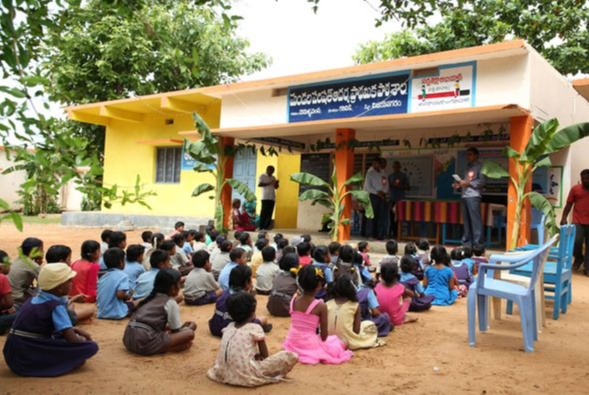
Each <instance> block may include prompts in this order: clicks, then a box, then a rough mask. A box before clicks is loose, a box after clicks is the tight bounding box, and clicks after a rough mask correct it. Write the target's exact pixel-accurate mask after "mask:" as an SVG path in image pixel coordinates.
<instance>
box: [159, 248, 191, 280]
mask: <svg viewBox="0 0 589 395" xmlns="http://www.w3.org/2000/svg"><path fill="white" fill-rule="evenodd" d="M160 249H161V250H162V251H166V252H167V253H168V255H169V256H170V264H171V265H172V269H176V270H178V271H179V272H180V274H181V275H182V277H184V276H186V275H188V273H190V271H191V270H192V269H194V267H193V266H192V264H191V263H190V262H189V261H188V258H187V257H186V256H185V255H179V254H177V250H178V247H177V246H176V243H174V242H173V241H172V240H166V241H164V242H163V243H162V245H161V246H160Z"/></svg>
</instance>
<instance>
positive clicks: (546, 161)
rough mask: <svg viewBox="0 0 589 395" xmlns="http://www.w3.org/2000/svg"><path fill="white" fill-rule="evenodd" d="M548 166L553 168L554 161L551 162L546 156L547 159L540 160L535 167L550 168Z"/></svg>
mask: <svg viewBox="0 0 589 395" xmlns="http://www.w3.org/2000/svg"><path fill="white" fill-rule="evenodd" d="M548 166H552V161H551V160H550V157H549V156H546V157H544V158H542V159H540V160H539V161H538V162H536V164H535V165H534V167H535V168H540V167H548Z"/></svg>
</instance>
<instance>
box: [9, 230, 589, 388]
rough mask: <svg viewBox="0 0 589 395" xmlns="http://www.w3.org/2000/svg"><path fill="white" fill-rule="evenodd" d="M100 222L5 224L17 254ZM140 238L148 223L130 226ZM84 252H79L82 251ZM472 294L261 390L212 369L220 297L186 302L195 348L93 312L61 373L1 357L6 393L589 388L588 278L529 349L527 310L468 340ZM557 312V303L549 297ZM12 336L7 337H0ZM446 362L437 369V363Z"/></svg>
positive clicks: (71, 237)
mask: <svg viewBox="0 0 589 395" xmlns="http://www.w3.org/2000/svg"><path fill="white" fill-rule="evenodd" d="M99 234H100V230H97V229H73V228H64V227H61V226H59V225H28V226H26V228H25V232H24V234H19V233H18V232H15V231H14V229H13V228H12V227H11V226H10V225H8V224H4V225H1V226H0V249H4V250H6V251H7V252H9V253H10V254H14V252H15V250H16V246H17V245H18V244H19V243H20V241H21V240H22V238H23V236H36V237H39V238H41V239H43V240H44V241H45V245H46V247H47V246H50V245H51V244H56V243H63V244H67V245H70V246H72V247H74V248H73V249H74V251H77V250H78V246H79V245H80V244H81V242H82V241H84V240H86V239H92V238H93V239H98V238H99ZM129 242H130V243H133V242H139V232H129ZM76 254H77V253H76ZM465 302H466V301H465V300H460V301H458V302H457V303H456V304H455V305H454V306H452V307H443V308H442V307H441V308H433V309H432V310H431V311H429V312H426V313H422V314H419V321H418V322H417V323H416V324H410V325H406V326H403V327H399V328H396V329H395V330H394V332H393V333H391V335H389V336H388V338H386V340H387V342H388V344H387V345H386V346H385V347H384V348H379V349H373V350H367V351H359V352H356V353H355V356H354V358H353V360H352V361H351V362H349V363H347V364H344V365H341V366H325V365H323V366H305V365H297V366H296V367H295V368H294V370H293V371H292V373H291V374H290V375H289V379H288V381H286V382H284V383H281V384H277V385H271V386H266V387H262V388H259V389H256V390H248V389H240V388H232V387H227V386H223V385H219V384H216V383H214V382H211V381H209V380H208V379H207V378H206V371H207V369H209V368H210V367H211V366H212V365H213V363H214V360H215V358H216V354H217V351H218V347H219V340H218V339H216V338H213V337H212V336H211V335H210V334H209V332H208V327H207V321H208V320H209V318H210V317H211V315H212V311H213V306H207V307H187V306H182V307H181V308H182V316H183V319H185V320H194V321H196V322H197V324H198V330H197V338H196V340H195V342H194V346H193V347H192V349H191V350H189V351H188V352H185V353H182V354H176V355H163V356H156V357H139V356H135V355H132V354H130V353H128V352H127V351H126V350H125V348H124V347H123V344H122V336H123V332H124V329H125V324H126V323H125V322H109V321H101V320H97V319H94V320H93V321H92V322H91V323H89V324H87V325H84V329H86V330H88V331H90V332H91V334H92V335H93V337H94V339H95V340H96V341H97V342H98V344H99V345H100V352H99V353H98V354H97V355H96V356H95V357H94V358H92V359H91V360H89V361H88V363H86V365H85V366H83V367H82V368H80V369H79V370H78V371H76V372H74V373H72V374H69V375H66V376H64V377H59V378H56V379H31V378H21V377H17V376H15V375H14V374H12V373H11V372H10V371H9V370H8V368H7V367H6V365H5V364H4V361H3V360H2V361H1V362H0V393H8V394H10V393H12V394H21V393H26V392H30V393H102V394H114V393H150V394H151V393H166V394H179V393H229V392H231V393H233V392H235V393H245V392H246V391H251V392H253V393H260V394H267V393H279V394H280V393H285V394H286V393H289V394H293V393H294V394H302V393H307V394H309V393H317V392H320V393H355V394H359V393H362V392H363V391H367V390H368V391H370V392H371V393H372V394H390V393H392V392H396V393H428V394H431V393H462V392H473V393H481V394H494V393H518V394H519V393H556V392H557V391H558V392H560V393H563V394H568V393H587V390H586V383H587V380H588V379H589V370H588V369H587V363H588V362H589V356H588V355H589V346H588V345H587V342H586V340H583V339H584V338H585V337H586V334H587V333H589V315H588V314H587V313H588V312H589V278H587V277H583V276H581V275H575V276H574V295H573V304H572V305H571V307H570V308H569V312H568V313H567V315H566V316H564V317H561V319H559V320H558V321H553V320H552V319H551V318H550V319H548V321H547V322H548V327H547V328H545V329H544V331H543V333H541V334H540V340H539V342H538V343H536V352H534V353H524V352H523V351H522V337H521V332H520V326H519V317H518V316H517V315H515V316H513V317H503V320H501V321H494V320H492V321H491V325H492V328H491V330H490V331H489V332H487V333H486V334H482V335H481V334H478V337H477V341H478V343H477V346H476V348H470V347H469V346H468V342H467V326H466V303H465ZM265 305H266V298H265V297H263V296H258V314H259V315H262V314H266V313H267V312H266V309H265ZM548 310H549V311H548V313H550V314H551V311H552V310H551V305H549V307H548ZM289 321H290V320H289V319H284V318H283V319H281V318H273V319H272V323H273V324H274V330H273V332H272V333H271V334H269V336H268V345H269V348H270V351H271V352H273V351H274V352H275V351H278V350H280V348H281V343H282V341H283V339H284V338H285V336H286V332H287V330H288V326H289ZM4 341H5V338H4V337H3V338H0V346H2V345H3V344H4ZM434 368H437V369H434Z"/></svg>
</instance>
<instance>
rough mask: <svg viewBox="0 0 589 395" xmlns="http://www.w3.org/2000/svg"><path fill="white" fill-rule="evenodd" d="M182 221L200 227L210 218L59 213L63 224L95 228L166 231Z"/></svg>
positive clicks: (78, 212) (187, 226)
mask: <svg viewBox="0 0 589 395" xmlns="http://www.w3.org/2000/svg"><path fill="white" fill-rule="evenodd" d="M178 221H182V222H184V223H185V224H186V229H201V228H204V227H205V226H207V225H208V224H209V221H211V218H205V217H181V216H167V215H139V214H116V213H103V212H100V211H73V212H64V213H63V214H62V215H61V224H62V225H63V226H83V227H97V228H125V229H121V230H129V229H132V228H149V229H154V228H158V229H160V231H163V232H167V231H170V230H171V229H173V228H174V224H175V223H176V222H178Z"/></svg>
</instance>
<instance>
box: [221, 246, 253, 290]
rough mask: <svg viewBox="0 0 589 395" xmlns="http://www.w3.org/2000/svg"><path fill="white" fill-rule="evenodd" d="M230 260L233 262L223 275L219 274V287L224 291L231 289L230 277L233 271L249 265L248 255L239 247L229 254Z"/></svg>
mask: <svg viewBox="0 0 589 395" xmlns="http://www.w3.org/2000/svg"><path fill="white" fill-rule="evenodd" d="M229 259H230V260H231V262H229V264H227V265H226V266H225V267H224V268H223V270H221V274H219V285H220V286H221V288H222V289H223V291H227V290H228V289H229V276H230V274H231V271H232V270H233V269H234V268H235V267H237V266H246V265H247V253H246V252H245V251H244V250H243V249H242V248H239V247H237V248H235V249H233V250H231V252H230V253H229Z"/></svg>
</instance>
